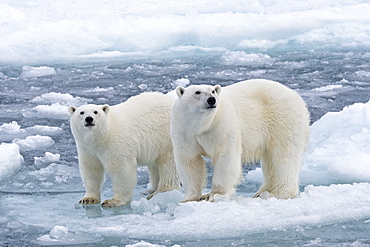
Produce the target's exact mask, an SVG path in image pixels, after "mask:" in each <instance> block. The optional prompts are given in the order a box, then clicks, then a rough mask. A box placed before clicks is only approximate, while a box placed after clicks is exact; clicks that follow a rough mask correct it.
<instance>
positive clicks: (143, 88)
mask: <svg viewBox="0 0 370 247" xmlns="http://www.w3.org/2000/svg"><path fill="white" fill-rule="evenodd" d="M138 88H140V89H141V90H146V89H148V88H149V86H148V85H146V84H140V85H139V86H138Z"/></svg>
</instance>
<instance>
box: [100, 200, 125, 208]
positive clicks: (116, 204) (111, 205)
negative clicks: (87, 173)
mask: <svg viewBox="0 0 370 247" xmlns="http://www.w3.org/2000/svg"><path fill="white" fill-rule="evenodd" d="M124 205H126V203H125V202H124V201H121V200H117V199H110V200H105V201H104V202H103V203H102V204H101V206H102V207H107V208H114V207H119V206H124Z"/></svg>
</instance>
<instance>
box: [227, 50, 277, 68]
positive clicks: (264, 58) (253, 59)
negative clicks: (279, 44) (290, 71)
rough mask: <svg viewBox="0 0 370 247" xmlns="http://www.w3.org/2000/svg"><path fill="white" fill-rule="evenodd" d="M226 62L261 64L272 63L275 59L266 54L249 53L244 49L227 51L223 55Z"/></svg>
mask: <svg viewBox="0 0 370 247" xmlns="http://www.w3.org/2000/svg"><path fill="white" fill-rule="evenodd" d="M222 60H223V63H224V64H230V65H239V66H241V65H260V64H266V63H271V62H272V61H273V59H272V58H271V57H270V56H269V55H266V54H260V53H258V54H255V53H252V54H247V53H245V52H244V51H227V52H225V54H224V55H223V56H222Z"/></svg>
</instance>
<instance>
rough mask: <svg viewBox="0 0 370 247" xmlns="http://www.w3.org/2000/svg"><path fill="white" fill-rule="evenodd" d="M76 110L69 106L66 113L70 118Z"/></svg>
mask: <svg viewBox="0 0 370 247" xmlns="http://www.w3.org/2000/svg"><path fill="white" fill-rule="evenodd" d="M76 110H77V107H75V106H74V105H71V106H70V107H68V111H69V114H70V115H71V116H72V114H73V113H74V112H75V111H76Z"/></svg>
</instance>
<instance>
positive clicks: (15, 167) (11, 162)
mask: <svg viewBox="0 0 370 247" xmlns="http://www.w3.org/2000/svg"><path fill="white" fill-rule="evenodd" d="M0 161H1V164H0V181H2V180H5V179H7V178H9V177H10V176H13V175H14V174H15V173H17V172H18V171H19V169H21V167H22V163H23V156H22V155H20V153H19V146H18V145H17V144H14V143H1V144H0Z"/></svg>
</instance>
